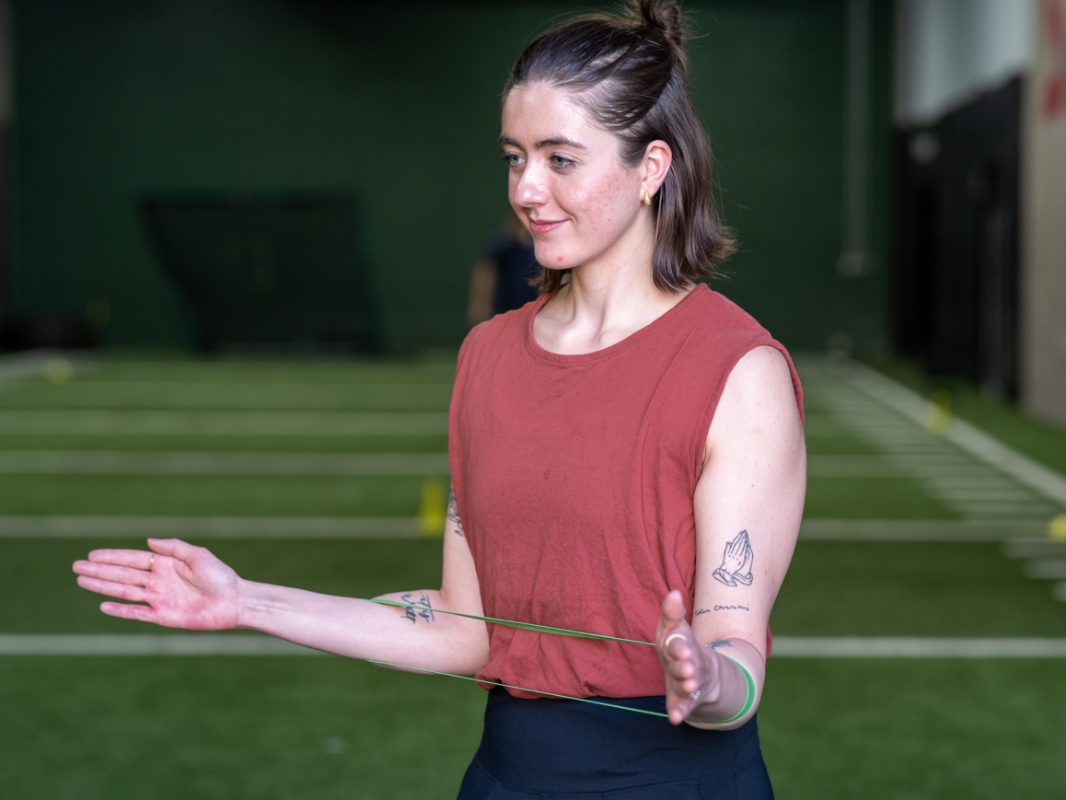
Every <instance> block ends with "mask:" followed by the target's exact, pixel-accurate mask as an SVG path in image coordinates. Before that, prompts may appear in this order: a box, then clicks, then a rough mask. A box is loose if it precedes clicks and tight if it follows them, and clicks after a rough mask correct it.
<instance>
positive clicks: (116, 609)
mask: <svg viewBox="0 0 1066 800" xmlns="http://www.w3.org/2000/svg"><path fill="white" fill-rule="evenodd" d="M100 610H101V611H103V612H104V613H105V614H107V615H108V616H109V617H120V618H122V619H135V620H137V621H139V622H158V620H157V619H156V616H155V611H154V610H153V609H151V608H149V607H148V606H131V605H129V604H128V603H101V604H100Z"/></svg>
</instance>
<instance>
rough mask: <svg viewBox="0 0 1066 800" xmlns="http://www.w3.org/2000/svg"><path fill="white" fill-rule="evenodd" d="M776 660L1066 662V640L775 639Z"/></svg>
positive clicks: (788, 637) (780, 637) (774, 653)
mask: <svg viewBox="0 0 1066 800" xmlns="http://www.w3.org/2000/svg"><path fill="white" fill-rule="evenodd" d="M771 657H772V658H1066V639H947V638H932V637H910V636H884V637H881V636H841V637H800V636H775V637H774V645H773V651H772V656H771Z"/></svg>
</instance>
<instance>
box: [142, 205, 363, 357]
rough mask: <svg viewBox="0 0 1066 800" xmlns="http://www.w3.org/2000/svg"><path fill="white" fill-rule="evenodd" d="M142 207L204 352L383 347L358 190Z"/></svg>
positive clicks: (154, 241) (147, 225)
mask: <svg viewBox="0 0 1066 800" xmlns="http://www.w3.org/2000/svg"><path fill="white" fill-rule="evenodd" d="M139 205H140V210H141V213H142V218H143V220H144V222H145V225H146V228H147V230H148V233H149V236H150V238H151V240H152V243H153V245H154V248H155V252H156V253H157V256H158V258H159V261H160V263H161V265H162V267H163V268H164V269H165V270H166V271H167V272H168V273H169V274H170V275H171V276H172V278H173V279H174V280H175V281H176V283H177V284H178V286H179V287H180V290H181V292H182V293H183V295H184V296H185V298H186V299H187V300H188V303H189V306H190V310H191V312H192V316H193V318H194V319H195V324H196V328H197V331H196V335H197V338H198V340H199V344H200V346H201V347H203V348H204V349H207V350H213V349H218V348H220V347H227V346H267V347H270V346H275V347H290V346H291V347H297V348H299V347H306V348H308V349H340V350H358V351H363V352H376V351H379V350H380V349H381V348H382V346H383V341H382V335H381V326H380V321H379V320H380V315H379V313H378V309H379V306H378V301H377V293H376V291H375V290H374V284H375V282H374V280H373V272H372V270H371V268H370V265H369V263H368V261H367V259H366V258H364V257H362V256H361V255H360V242H359V237H358V234H357V230H358V226H357V225H356V208H355V203H354V201H353V198H352V197H350V196H348V195H339V194H286V195H254V194H240V195H227V194H221V193H215V194H203V193H201V194H195V195H192V194H159V193H156V194H152V195H146V196H142V197H141V198H140V199H139Z"/></svg>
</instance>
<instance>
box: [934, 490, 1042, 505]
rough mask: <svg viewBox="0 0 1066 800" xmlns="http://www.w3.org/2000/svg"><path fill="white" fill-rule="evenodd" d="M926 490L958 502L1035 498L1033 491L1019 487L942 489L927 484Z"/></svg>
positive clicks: (939, 496)
mask: <svg viewBox="0 0 1066 800" xmlns="http://www.w3.org/2000/svg"><path fill="white" fill-rule="evenodd" d="M926 492H928V493H929V494H931V495H932V496H933V497H936V498H938V499H940V500H954V501H956V502H970V501H978V502H979V501H981V500H988V501H993V500H995V501H997V502H1000V501H1001V502H1021V501H1031V500H1033V499H1034V496H1033V494H1032V493H1031V492H1028V491H1024V490H1018V489H942V488H939V487H935V486H927V487H926Z"/></svg>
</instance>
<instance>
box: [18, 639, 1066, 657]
mask: <svg viewBox="0 0 1066 800" xmlns="http://www.w3.org/2000/svg"><path fill="white" fill-rule="evenodd" d="M0 655H5V656H314V655H322V653H320V652H319V651H317V650H311V649H309V648H306V647H301V646H299V645H295V644H291V643H290V642H285V641H281V640H279V639H271V638H270V637H266V636H257V635H255V634H226V633H194V634H189V633H172V634H143V633H141V634H10V633H8V634H0ZM772 657H773V658H1066V639H952V638H934V637H861V636H854V637H852V636H847V637H802V636H777V637H774V646H773V656H772Z"/></svg>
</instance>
